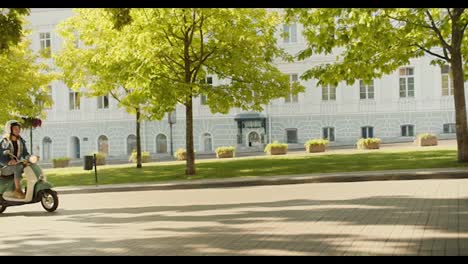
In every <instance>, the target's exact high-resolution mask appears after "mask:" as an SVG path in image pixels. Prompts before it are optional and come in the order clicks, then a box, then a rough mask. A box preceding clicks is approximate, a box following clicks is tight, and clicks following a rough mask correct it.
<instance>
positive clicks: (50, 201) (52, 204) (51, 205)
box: [41, 190, 59, 212]
mask: <svg viewBox="0 0 468 264" xmlns="http://www.w3.org/2000/svg"><path fill="white" fill-rule="evenodd" d="M41 204H42V207H43V208H44V209H45V210H46V211H47V212H53V211H55V210H57V207H58V205H59V200H58V196H57V193H56V192H54V191H52V190H44V191H43V192H42V198H41Z"/></svg>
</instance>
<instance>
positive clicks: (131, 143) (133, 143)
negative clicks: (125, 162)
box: [127, 135, 137, 155]
mask: <svg viewBox="0 0 468 264" xmlns="http://www.w3.org/2000/svg"><path fill="white" fill-rule="evenodd" d="M136 149H137V140H136V136H135V135H130V136H128V137H127V155H131V154H132V152H133V151H136Z"/></svg>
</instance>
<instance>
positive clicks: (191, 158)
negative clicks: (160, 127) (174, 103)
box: [184, 15, 195, 176]
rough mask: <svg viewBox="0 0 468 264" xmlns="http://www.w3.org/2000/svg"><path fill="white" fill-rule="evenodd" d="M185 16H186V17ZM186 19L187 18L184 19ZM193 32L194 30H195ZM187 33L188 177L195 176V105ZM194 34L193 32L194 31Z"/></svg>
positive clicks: (185, 69) (186, 118)
mask: <svg viewBox="0 0 468 264" xmlns="http://www.w3.org/2000/svg"><path fill="white" fill-rule="evenodd" d="M184 16H185V15H184ZM184 19H185V17H184ZM191 30H194V29H193V28H192V29H191ZM191 30H187V31H186V32H185V39H184V71H185V80H184V81H185V84H186V85H188V86H189V91H188V93H187V97H186V99H185V124H186V125H185V146H186V149H187V167H186V170H185V174H186V175H187V176H190V175H195V152H194V151H193V109H192V107H193V104H192V99H193V98H192V88H191V84H192V71H191V69H190V64H191V59H190V52H189V48H190V42H191V37H190V36H189V34H190V31H191ZM192 33H193V31H192Z"/></svg>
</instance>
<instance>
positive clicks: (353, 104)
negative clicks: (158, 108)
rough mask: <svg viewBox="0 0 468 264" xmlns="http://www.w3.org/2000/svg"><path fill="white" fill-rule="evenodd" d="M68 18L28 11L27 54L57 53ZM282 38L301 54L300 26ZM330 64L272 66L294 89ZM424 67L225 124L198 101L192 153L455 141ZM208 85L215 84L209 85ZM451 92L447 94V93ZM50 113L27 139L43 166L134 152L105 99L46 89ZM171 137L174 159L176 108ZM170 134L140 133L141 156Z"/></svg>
mask: <svg viewBox="0 0 468 264" xmlns="http://www.w3.org/2000/svg"><path fill="white" fill-rule="evenodd" d="M72 14H73V13H72V11H71V9H65V8H40V9H32V12H31V15H30V17H29V21H30V27H31V29H32V30H33V33H32V36H31V37H32V45H33V49H34V50H35V51H39V50H40V49H41V48H44V47H49V46H50V48H51V51H52V52H57V51H58V50H59V49H60V46H61V40H60V38H59V37H58V35H57V33H56V32H55V30H54V28H55V26H56V25H57V24H58V23H59V22H61V21H62V20H64V19H66V18H68V17H70V16H72ZM281 30H287V31H289V32H290V36H289V37H288V38H285V39H283V38H281V37H279V36H278V44H279V45H281V46H282V47H284V48H285V49H287V50H288V51H289V52H291V53H296V52H298V51H299V50H301V49H302V48H304V46H305V45H304V44H305V40H304V39H303V37H302V35H301V30H302V28H301V26H300V25H291V26H286V25H283V27H282V28H281ZM333 58H334V57H325V56H315V57H313V58H311V59H309V60H307V61H302V62H297V63H279V64H278V67H279V68H280V70H282V71H283V72H285V73H287V74H290V76H291V80H298V76H300V75H301V74H302V73H303V72H304V71H306V70H307V69H308V68H310V66H311V65H313V64H316V63H323V62H326V61H331V60H333ZM430 60H431V58H430V57H423V58H420V59H417V60H412V61H411V63H410V64H409V65H407V66H405V67H402V68H400V69H399V70H397V71H395V72H394V73H393V74H391V75H386V76H384V77H382V78H381V79H376V80H374V82H373V85H362V84H361V83H360V82H359V81H357V82H356V83H355V85H352V86H347V85H345V84H344V83H341V84H340V85H338V86H337V87H330V86H327V87H317V86H316V85H315V83H316V81H315V80H310V81H307V82H303V81H301V83H302V84H303V85H304V86H305V87H306V90H305V92H304V93H301V94H299V95H298V96H291V97H289V98H281V99H277V100H274V101H272V102H271V104H270V105H268V106H266V107H265V111H263V112H262V113H245V112H243V111H241V110H240V109H232V110H231V111H230V113H229V114H226V115H221V114H211V113H210V111H209V108H208V107H207V106H206V105H204V104H203V101H204V98H203V97H199V98H196V99H195V100H194V109H193V110H194V144H195V150H196V151H197V153H206V152H213V151H214V149H215V148H216V147H219V146H228V145H231V146H237V147H238V150H239V151H248V150H251V149H257V150H258V149H263V144H265V143H268V142H269V141H274V140H278V141H280V142H287V143H289V145H290V148H296V147H298V148H299V147H301V148H302V147H303V144H304V142H305V141H307V140H308V139H312V138H320V137H326V138H328V139H329V140H330V141H331V145H332V146H333V145H353V144H355V142H356V141H357V140H358V139H359V138H361V137H379V138H381V139H382V141H383V142H403V141H411V140H413V139H414V136H415V135H417V134H418V133H425V132H428V133H434V134H437V135H438V137H439V138H455V125H454V123H455V115H454V100H453V90H452V89H451V86H452V85H451V82H449V81H448V79H449V78H450V76H449V74H448V71H447V69H443V70H442V69H441V68H440V67H438V66H431V65H430V64H429V62H430ZM211 81H212V82H213V83H216V82H217V81H218V80H217V79H216V77H215V76H213V77H212V79H211ZM449 86H450V87H449ZM51 96H52V98H53V100H54V105H53V107H52V108H51V109H49V110H47V119H46V120H45V122H44V123H43V126H42V127H41V128H38V129H36V130H35V131H34V142H33V146H34V147H33V148H34V152H35V153H39V155H41V156H42V157H43V159H45V160H47V159H50V158H52V157H62V156H69V157H72V158H80V157H81V156H83V155H88V154H90V153H91V152H93V151H97V150H101V151H106V152H108V155H109V157H110V158H112V157H127V156H128V155H129V153H130V152H131V151H132V149H134V148H135V145H136V139H135V117H134V116H132V115H129V114H127V113H126V112H125V110H124V109H119V108H117V102H116V101H115V100H113V99H112V98H107V97H100V98H83V97H82V98H80V97H79V94H78V93H75V92H73V91H71V90H70V89H69V88H68V87H67V86H65V84H64V83H63V82H60V81H55V82H53V83H52V84H51ZM176 110H177V123H176V124H175V125H174V127H173V128H174V129H173V142H174V143H173V144H174V150H176V149H177V148H179V147H185V119H184V114H185V109H184V107H183V106H178V107H177V109H176ZM169 130H170V129H169V124H168V120H167V118H165V119H163V120H162V121H152V122H143V123H142V148H143V150H144V151H149V152H150V153H152V154H153V155H156V156H158V155H163V156H164V155H169V154H168V152H169V149H170V144H169V141H170V140H169V139H170V132H169Z"/></svg>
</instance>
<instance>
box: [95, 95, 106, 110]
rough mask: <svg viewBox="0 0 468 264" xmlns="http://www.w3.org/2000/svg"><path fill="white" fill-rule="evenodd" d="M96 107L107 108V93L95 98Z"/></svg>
mask: <svg viewBox="0 0 468 264" xmlns="http://www.w3.org/2000/svg"><path fill="white" fill-rule="evenodd" d="M97 103H98V109H109V95H108V94H107V95H104V96H99V97H98V98H97Z"/></svg>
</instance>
